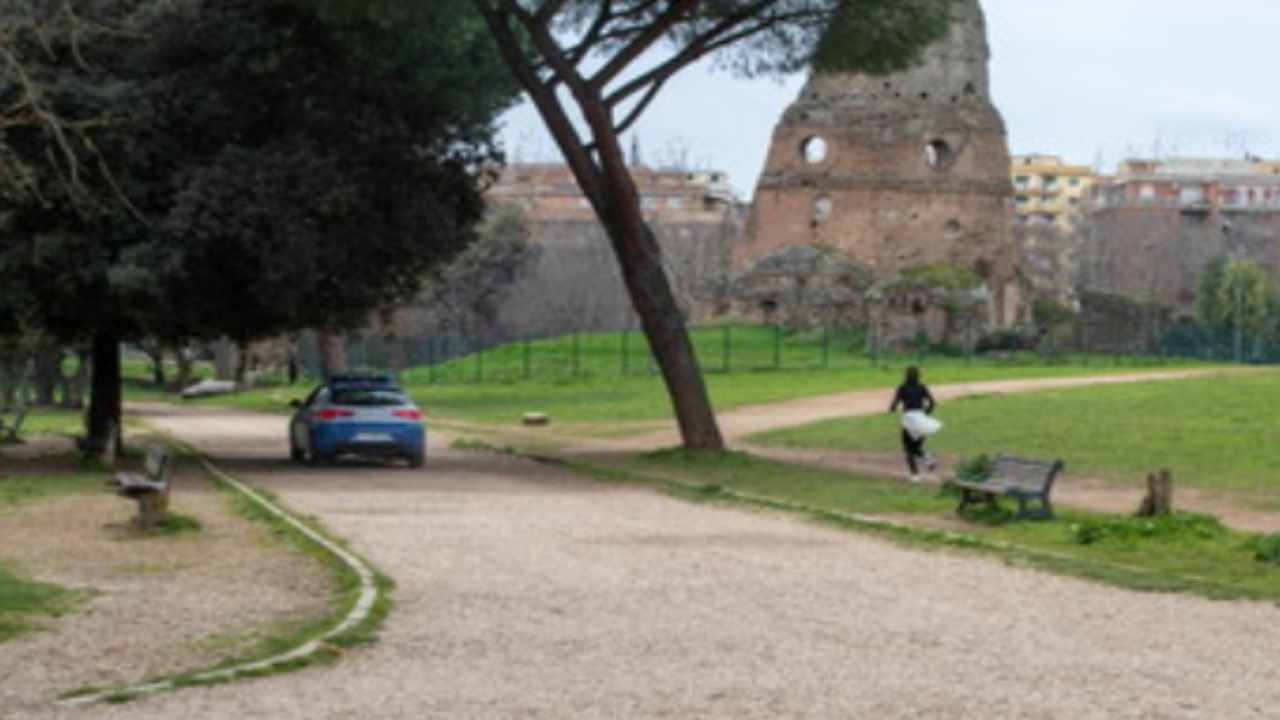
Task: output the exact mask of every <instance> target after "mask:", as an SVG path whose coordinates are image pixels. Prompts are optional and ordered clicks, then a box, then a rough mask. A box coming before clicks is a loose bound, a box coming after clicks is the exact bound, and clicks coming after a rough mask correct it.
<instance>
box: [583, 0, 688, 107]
mask: <svg viewBox="0 0 1280 720" xmlns="http://www.w3.org/2000/svg"><path fill="white" fill-rule="evenodd" d="M697 5H698V0H673V2H672V3H671V4H670V5H669V6H667V9H666V10H664V11H663V12H662V13H661V14H660V15H658V17H656V18H654V19H653V20H652V21H650V23H649V25H648V27H646V28H644V29H643V30H641V32H640V34H639V35H638V36H636V37H635V39H633V40H632V41H631V42H630V43H628V44H627V46H626V47H624V48H622V49H621V50H619V51H618V52H617V54H615V55H614V56H613V58H612V59H610V60H609V62H607V63H605V66H604V67H602V68H600V70H599V71H598V72H597V73H596V74H595V75H594V76H592V78H591V81H590V82H591V86H592V87H593V88H595V89H596V91H597V92H599V91H601V90H602V89H603V88H604V87H605V86H606V85H608V84H609V83H610V82H612V81H613V79H614V78H616V77H617V76H618V74H619V73H621V72H622V71H623V70H625V69H626V68H627V66H628V65H630V64H631V63H632V62H633V61H635V59H636V58H638V57H640V56H641V55H642V54H644V52H645V51H646V50H648V49H649V48H651V47H653V44H654V43H656V42H657V41H658V40H659V39H660V38H661V37H662V36H663V35H665V34H666V32H667V31H668V30H670V29H671V27H672V26H673V25H675V24H676V22H677V21H679V19H680V18H681V17H682V16H684V15H687V14H688V13H689V12H690V11H691V10H693V9H694V8H696V7H697Z"/></svg>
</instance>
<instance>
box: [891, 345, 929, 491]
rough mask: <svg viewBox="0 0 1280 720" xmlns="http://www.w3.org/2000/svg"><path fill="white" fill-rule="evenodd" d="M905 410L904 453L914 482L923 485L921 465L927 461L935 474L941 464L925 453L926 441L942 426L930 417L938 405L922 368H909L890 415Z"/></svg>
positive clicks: (927, 467)
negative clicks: (924, 379) (922, 380)
mask: <svg viewBox="0 0 1280 720" xmlns="http://www.w3.org/2000/svg"><path fill="white" fill-rule="evenodd" d="M899 405H901V406H902V410H903V413H902V451H903V453H905V454H906V456H907V470H908V471H909V472H910V473H911V475H910V478H911V482H913V483H918V482H920V466H919V462H920V461H924V464H925V468H926V469H927V471H928V472H933V470H934V468H935V467H937V462H936V461H935V460H934V459H933V456H932V455H930V454H928V453H927V452H925V449H924V441H925V438H926V437H928V436H929V435H931V434H933V433H934V432H937V431H938V429H939V428H941V427H942V423H940V422H938V421H937V420H935V419H933V418H931V417H929V416H930V415H932V414H933V409H934V408H935V407H937V405H938V404H937V403H936V402H935V401H934V399H933V394H932V393H930V392H929V387H928V386H927V385H925V384H924V383H922V382H920V368H918V367H916V366H915V365H912V366H910V367H908V368H907V374H906V378H905V379H904V380H903V383H902V384H901V385H899V386H898V391H897V392H896V393H894V395H893V404H891V405H890V406H889V412H896V411H897V409H898V406H899Z"/></svg>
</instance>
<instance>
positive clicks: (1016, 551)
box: [621, 450, 1280, 600]
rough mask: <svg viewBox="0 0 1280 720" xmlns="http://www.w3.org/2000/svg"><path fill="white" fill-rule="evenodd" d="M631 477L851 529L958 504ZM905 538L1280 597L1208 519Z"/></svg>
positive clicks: (1277, 585)
mask: <svg viewBox="0 0 1280 720" xmlns="http://www.w3.org/2000/svg"><path fill="white" fill-rule="evenodd" d="M621 469H622V471H623V473H624V474H629V475H631V476H633V477H634V476H636V475H639V476H642V477H646V478H650V479H657V480H665V481H668V482H674V483H676V485H675V486H674V490H675V492H677V494H680V495H682V496H685V497H691V498H695V499H705V500H713V501H714V500H729V501H735V500H736V501H743V500H744V499H745V500H746V501H747V502H756V503H759V504H764V505H773V506H780V507H784V508H789V509H793V510H800V511H802V512H808V513H810V514H812V515H814V516H816V517H817V518H819V519H821V520H824V521H828V522H835V523H841V524H854V525H859V524H860V523H859V521H858V520H857V519H856V518H851V517H849V515H864V516H885V515H890V516H895V517H896V518H897V521H898V522H899V523H902V522H908V523H909V522H910V518H911V516H913V515H914V516H918V518H920V519H924V518H925V516H945V517H951V516H952V513H953V511H954V508H955V505H956V498H955V497H953V496H951V495H948V494H944V493H941V492H939V491H938V490H937V489H936V488H931V487H928V488H926V487H919V486H911V485H906V484H904V483H901V482H894V481H888V480H884V479H879V478H874V477H867V476H863V475H858V474H849V473H841V472H836V471H833V470H826V469H821V468H811V467H804V466H799V465H794V464H788V463H779V462H774V461H771V460H767V459H763V458H757V457H753V456H750V455H746V454H742V453H729V454H726V455H721V456H717V455H713V454H705V453H697V452H689V451H683V450H671V451H663V452H658V453H650V454H647V455H643V456H636V457H633V458H630V459H629V460H627V461H626V462H625V463H624V464H623V466H622V468H621ZM903 516H906V518H905V520H904V518H903ZM864 526H866V527H872V528H873V529H874V526H872V525H864ZM926 526H927V525H926V523H920V525H919V526H918V527H921V528H923V527H926ZM895 534H896V535H898V536H899V537H904V538H905V539H908V540H917V541H922V542H934V543H936V542H938V541H942V542H944V543H948V544H953V545H961V546H965V545H971V546H972V545H976V546H977V547H979V548H984V549H987V550H992V551H995V552H999V553H1001V554H1004V555H1006V556H1008V557H1012V558H1015V559H1017V560H1018V561H1027V562H1031V563H1032V564H1035V565H1037V566H1041V567H1045V568H1047V569H1051V570H1054V571H1057V572H1064V573H1067V574H1072V575H1080V576H1084V577H1090V578H1094V579H1098V580H1102V581H1105V582H1109V583H1113V584H1118V585H1122V586H1124V587H1130V588H1135V589H1144V590H1161V591H1185V592H1195V593H1199V594H1204V595H1208V596H1212V597H1242V598H1258V599H1270V600H1276V599H1280V565H1278V564H1276V563H1275V562H1262V561H1260V560H1259V559H1258V557H1257V555H1258V551H1259V548H1260V547H1261V545H1260V543H1261V539H1260V538H1259V537H1258V536H1256V535H1253V534H1250V533H1244V532H1237V531H1233V530H1230V529H1227V528H1225V527H1223V526H1222V525H1220V524H1219V523H1218V522H1217V521H1216V520H1215V519H1213V518H1211V517H1208V516H1202V515H1191V514H1176V515H1173V516H1170V517H1168V518H1164V519H1157V520H1146V519H1137V518H1130V517H1128V516H1119V515H1106V514H1101V513H1089V512H1077V511H1063V512H1059V514H1058V517H1056V518H1055V519H1054V520H1050V521H1012V522H1011V521H1007V519H1006V518H992V517H987V518H985V519H983V518H980V517H979V518H978V519H977V520H974V521H971V522H969V523H966V525H965V528H964V530H963V533H962V534H960V535H956V534H951V535H947V534H946V533H943V532H941V531H930V530H927V529H919V530H907V531H901V530H899V531H895ZM1273 557H1274V553H1273Z"/></svg>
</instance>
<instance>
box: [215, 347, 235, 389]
mask: <svg viewBox="0 0 1280 720" xmlns="http://www.w3.org/2000/svg"><path fill="white" fill-rule="evenodd" d="M235 352H236V348H235V345H233V344H232V343H231V341H230V340H228V339H226V338H222V339H220V340H218V341H217V342H215V343H214V344H213V372H214V377H216V378H217V379H218V380H234V379H235Z"/></svg>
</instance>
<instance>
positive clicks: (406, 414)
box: [391, 408, 422, 420]
mask: <svg viewBox="0 0 1280 720" xmlns="http://www.w3.org/2000/svg"><path fill="white" fill-rule="evenodd" d="M391 414H392V415H394V416H396V417H398V418H404V419H406V420H421V419H422V411H420V410H416V409H414V408H402V409H400V410H392V411H391Z"/></svg>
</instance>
